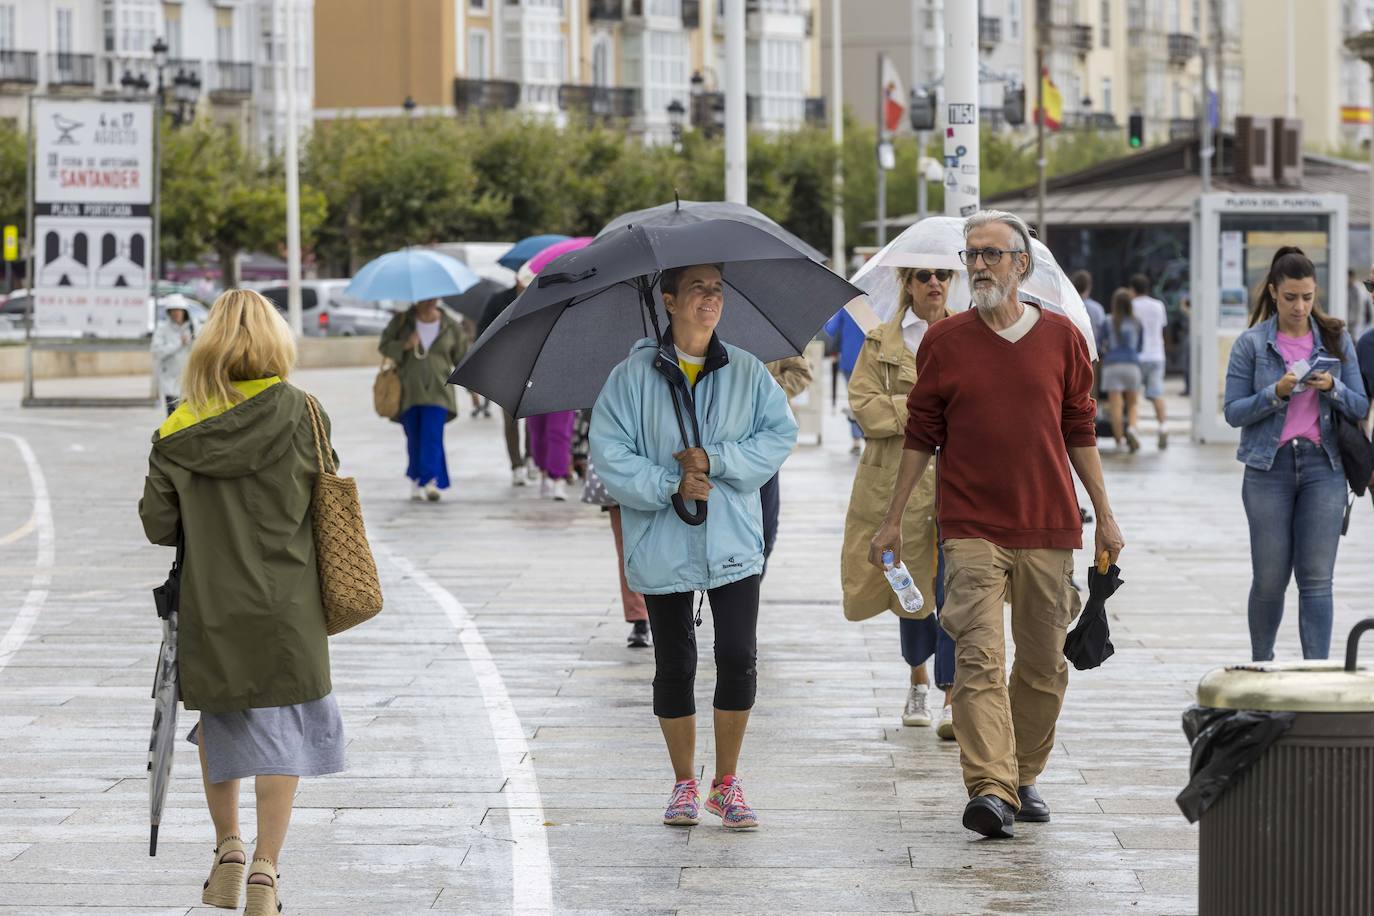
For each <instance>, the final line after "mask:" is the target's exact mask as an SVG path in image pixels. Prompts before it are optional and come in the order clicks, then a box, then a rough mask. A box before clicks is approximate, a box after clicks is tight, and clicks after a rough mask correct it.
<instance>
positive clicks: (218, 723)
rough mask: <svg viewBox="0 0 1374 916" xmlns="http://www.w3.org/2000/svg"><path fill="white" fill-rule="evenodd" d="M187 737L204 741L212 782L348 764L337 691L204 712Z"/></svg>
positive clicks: (319, 772) (332, 769) (316, 772)
mask: <svg viewBox="0 0 1374 916" xmlns="http://www.w3.org/2000/svg"><path fill="white" fill-rule="evenodd" d="M186 740H187V741H189V742H191V743H192V744H200V743H201V742H202V741H204V743H205V762H206V764H207V767H208V769H209V771H210V781H211V782H227V781H229V780H231V779H243V778H245V777H248V776H324V775H325V774H327V773H338V772H341V771H342V770H343V768H344V731H343V717H342V716H340V715H339V704H338V703H336V702H335V701H334V694H332V693H330V694H327V695H325V696H323V697H320V698H319V699H318V700H311V701H310V702H308V703H297V704H295V705H294V706H269V707H266V708H263V709H244V710H240V711H238V712H225V713H202V714H201V717H200V721H199V722H197V723H196V725H195V727H194V728H192V729H191V733H190V734H188V735H187V736H186Z"/></svg>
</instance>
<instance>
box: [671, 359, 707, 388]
mask: <svg viewBox="0 0 1374 916" xmlns="http://www.w3.org/2000/svg"><path fill="white" fill-rule="evenodd" d="M677 367H678V368H679V369H681V370H682V374H683V375H685V376H687V387H688V388H695V387H696V385H697V379H698V378H699V377H700V376H701V370H702V369H705V368H706V357H704V356H703V357H701V358H700V359H698V358H696V357H694V356H684V355H682V354H681V353H679V354H678V355H677Z"/></svg>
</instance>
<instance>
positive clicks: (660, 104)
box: [643, 29, 688, 120]
mask: <svg viewBox="0 0 1374 916" xmlns="http://www.w3.org/2000/svg"><path fill="white" fill-rule="evenodd" d="M644 44H645V53H644V62H643V66H644V110H645V111H646V112H647V113H648V115H649V117H650V118H653V119H654V120H659V119H662V118H666V117H667V116H668V114H667V112H668V103H669V102H671V101H673V100H674V99H677V100H678V101H679V102H681V103H682V104H683V105H686V104H687V102H688V99H687V86H688V83H687V77H688V74H687V36H686V34H685V33H684V32H681V31H660V30H657V29H650V30H646V31H645V33H644Z"/></svg>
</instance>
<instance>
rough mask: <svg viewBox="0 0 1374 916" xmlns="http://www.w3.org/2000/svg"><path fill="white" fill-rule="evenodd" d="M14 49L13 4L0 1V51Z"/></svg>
mask: <svg viewBox="0 0 1374 916" xmlns="http://www.w3.org/2000/svg"><path fill="white" fill-rule="evenodd" d="M13 50H14V4H12V3H0V51H13Z"/></svg>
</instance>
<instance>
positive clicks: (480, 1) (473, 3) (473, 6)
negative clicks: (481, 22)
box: [468, 0, 487, 16]
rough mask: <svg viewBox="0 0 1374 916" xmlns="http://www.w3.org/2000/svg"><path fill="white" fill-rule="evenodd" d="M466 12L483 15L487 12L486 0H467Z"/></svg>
mask: <svg viewBox="0 0 1374 916" xmlns="http://www.w3.org/2000/svg"><path fill="white" fill-rule="evenodd" d="M468 12H470V13H476V14H477V15H479V16H485V15H486V14H487V0H468Z"/></svg>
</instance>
